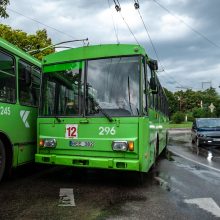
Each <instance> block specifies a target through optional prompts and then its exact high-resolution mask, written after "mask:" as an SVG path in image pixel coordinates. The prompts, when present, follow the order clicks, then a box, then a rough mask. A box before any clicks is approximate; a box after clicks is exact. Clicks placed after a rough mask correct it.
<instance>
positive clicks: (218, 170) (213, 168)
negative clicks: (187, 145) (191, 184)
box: [169, 149, 220, 172]
mask: <svg viewBox="0 0 220 220" xmlns="http://www.w3.org/2000/svg"><path fill="white" fill-rule="evenodd" d="M169 151H171V152H172V153H173V154H175V155H177V156H179V157H182V158H184V159H186V160H189V161H191V162H193V163H197V164H199V165H201V166H204V167H206V168H208V169H211V170H215V171H217V172H220V169H217V168H215V167H210V166H208V165H205V164H203V163H200V162H198V161H195V160H192V159H190V158H188V157H186V156H183V155H182V154H179V153H177V152H175V151H173V150H172V149H169Z"/></svg>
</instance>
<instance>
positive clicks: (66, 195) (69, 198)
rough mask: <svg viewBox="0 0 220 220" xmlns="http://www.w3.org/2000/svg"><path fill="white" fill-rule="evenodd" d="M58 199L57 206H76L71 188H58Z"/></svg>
mask: <svg viewBox="0 0 220 220" xmlns="http://www.w3.org/2000/svg"><path fill="white" fill-rule="evenodd" d="M59 195H60V199H59V206H76V204H75V200H74V195H73V189H71V188H60V194H59Z"/></svg>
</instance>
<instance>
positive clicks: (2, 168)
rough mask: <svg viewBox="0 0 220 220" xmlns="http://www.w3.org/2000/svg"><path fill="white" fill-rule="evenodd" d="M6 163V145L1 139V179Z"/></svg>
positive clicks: (0, 178)
mask: <svg viewBox="0 0 220 220" xmlns="http://www.w3.org/2000/svg"><path fill="white" fill-rule="evenodd" d="M5 164H6V154H5V146H4V144H3V143H2V141H1V140H0V181H1V180H2V177H3V175H4V172H5Z"/></svg>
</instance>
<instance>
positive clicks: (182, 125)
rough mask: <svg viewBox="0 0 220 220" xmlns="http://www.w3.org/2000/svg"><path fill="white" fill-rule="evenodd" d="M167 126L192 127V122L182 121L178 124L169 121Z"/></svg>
mask: <svg viewBox="0 0 220 220" xmlns="http://www.w3.org/2000/svg"><path fill="white" fill-rule="evenodd" d="M168 128H192V122H182V123H180V124H172V123H170V124H169V125H168Z"/></svg>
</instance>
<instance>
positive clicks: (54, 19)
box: [0, 0, 220, 92]
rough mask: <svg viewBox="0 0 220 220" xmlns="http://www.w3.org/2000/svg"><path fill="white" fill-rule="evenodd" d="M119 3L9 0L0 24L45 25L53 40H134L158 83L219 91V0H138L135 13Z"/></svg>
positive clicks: (128, 1) (128, 2)
mask: <svg viewBox="0 0 220 220" xmlns="http://www.w3.org/2000/svg"><path fill="white" fill-rule="evenodd" d="M136 1H137V0H136ZM116 2H117V1H116ZM119 3H120V6H121V12H117V11H116V10H115V4H114V1H113V0H74V1H71V0H38V1H34V0H19V1H16V0H10V5H9V6H8V8H7V12H8V14H9V18H7V19H3V18H0V22H1V23H3V24H7V25H9V26H11V27H12V28H14V29H20V30H23V31H25V32H27V33H30V34H33V33H35V32H36V31H37V30H39V29H44V28H45V29H46V30H47V33H48V36H49V37H50V38H51V39H52V42H53V43H58V42H61V41H66V40H74V39H84V38H88V39H89V44H90V45H94V44H104V43H117V42H119V43H121V44H123V43H132V44H134V43H135V44H136V43H137V42H138V43H139V44H140V45H142V46H143V47H144V48H145V49H146V52H147V54H148V56H149V57H151V58H153V59H157V60H159V71H158V76H159V79H160V81H161V84H162V86H164V87H166V88H167V89H169V90H171V91H177V90H181V89H182V90H186V89H193V90H204V89H207V88H209V87H210V86H212V87H214V88H216V91H217V92H220V88H219V85H220V77H219V76H220V22H219V21H220V13H219V8H220V0H139V5H140V8H139V12H140V14H139V13H138V10H135V8H134V1H133V0H119ZM140 15H141V17H142V19H143V21H144V24H145V27H146V29H147V31H148V32H147V31H146V29H145V27H144V24H143V22H142V20H141V17H140ZM123 18H124V19H123ZM127 25H128V26H129V28H130V30H131V32H132V33H133V35H134V36H133V35H132V33H131V32H130V31H129V29H128V27H127ZM149 36H150V39H151V41H150V39H149ZM151 42H152V43H153V46H152V43H151ZM68 46H71V47H77V46H82V43H72V44H71V45H68ZM154 48H155V49H154Z"/></svg>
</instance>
